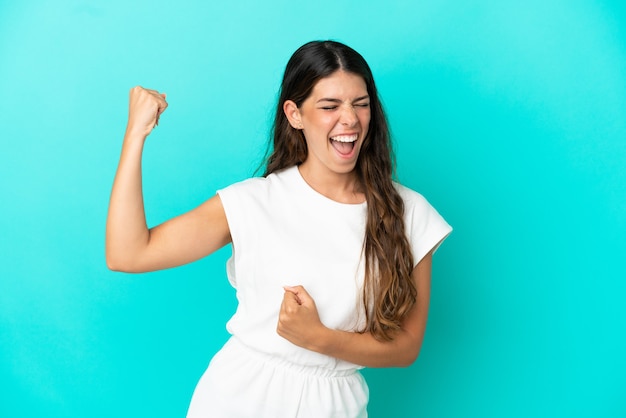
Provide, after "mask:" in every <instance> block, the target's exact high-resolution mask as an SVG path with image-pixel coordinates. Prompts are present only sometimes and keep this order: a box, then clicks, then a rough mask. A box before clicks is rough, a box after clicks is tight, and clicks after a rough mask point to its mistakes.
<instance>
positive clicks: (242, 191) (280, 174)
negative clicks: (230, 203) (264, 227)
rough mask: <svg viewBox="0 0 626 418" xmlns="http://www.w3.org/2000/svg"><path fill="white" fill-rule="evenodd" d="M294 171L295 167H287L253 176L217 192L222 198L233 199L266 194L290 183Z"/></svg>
mask: <svg viewBox="0 0 626 418" xmlns="http://www.w3.org/2000/svg"><path fill="white" fill-rule="evenodd" d="M293 171H294V170H293V168H287V169H285V170H281V171H277V172H275V173H272V174H270V175H268V176H267V177H251V178H248V179H245V180H242V181H239V182H237V183H233V184H231V185H230V186H227V187H225V188H223V189H220V190H218V191H217V193H218V194H219V195H220V197H221V198H222V199H224V198H226V199H231V198H232V197H233V196H237V197H238V198H244V197H245V196H248V197H252V198H254V197H256V198H259V197H262V196H266V195H267V194H268V193H270V192H271V191H272V190H276V189H280V188H281V187H283V186H284V185H285V184H289V183H290V181H292V180H291V179H292V177H293Z"/></svg>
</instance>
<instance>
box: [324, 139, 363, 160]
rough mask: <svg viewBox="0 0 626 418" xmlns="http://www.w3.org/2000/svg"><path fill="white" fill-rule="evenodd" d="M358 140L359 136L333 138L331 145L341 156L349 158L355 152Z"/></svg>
mask: <svg viewBox="0 0 626 418" xmlns="http://www.w3.org/2000/svg"><path fill="white" fill-rule="evenodd" d="M358 138H359V135H358V134H352V135H337V136H331V137H330V139H331V141H330V143H331V145H332V146H333V148H334V149H335V151H337V152H338V153H339V154H340V155H342V156H344V157H349V156H350V154H351V153H352V151H353V150H354V144H355V143H356V140H357V139H358Z"/></svg>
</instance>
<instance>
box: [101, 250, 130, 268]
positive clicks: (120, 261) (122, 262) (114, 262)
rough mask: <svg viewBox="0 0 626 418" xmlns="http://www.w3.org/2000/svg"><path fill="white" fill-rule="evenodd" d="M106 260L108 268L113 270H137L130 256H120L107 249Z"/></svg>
mask: <svg viewBox="0 0 626 418" xmlns="http://www.w3.org/2000/svg"><path fill="white" fill-rule="evenodd" d="M105 261H106V265H107V268H108V269H109V270H111V271H115V272H121V273H135V272H136V270H135V269H134V268H133V265H132V264H131V263H130V260H129V259H128V257H120V256H119V255H116V254H114V253H113V252H112V251H106V254H105Z"/></svg>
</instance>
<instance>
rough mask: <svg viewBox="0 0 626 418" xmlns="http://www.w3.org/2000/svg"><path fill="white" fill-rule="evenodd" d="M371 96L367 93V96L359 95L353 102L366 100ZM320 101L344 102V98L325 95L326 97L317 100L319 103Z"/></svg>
mask: <svg viewBox="0 0 626 418" xmlns="http://www.w3.org/2000/svg"><path fill="white" fill-rule="evenodd" d="M369 98H370V96H369V95H365V96H361V97H357V98H356V99H354V100H353V102H359V101H361V100H365V99H369ZM319 102H332V103H341V102H342V100H339V99H333V98H331V97H324V98H322V99H319V100H318V101H317V103H319Z"/></svg>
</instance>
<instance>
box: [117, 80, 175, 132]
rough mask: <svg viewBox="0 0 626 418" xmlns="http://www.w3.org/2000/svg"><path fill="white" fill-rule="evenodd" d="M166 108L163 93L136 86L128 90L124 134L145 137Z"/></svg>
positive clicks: (156, 123)
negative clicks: (128, 96) (126, 122)
mask: <svg viewBox="0 0 626 418" xmlns="http://www.w3.org/2000/svg"><path fill="white" fill-rule="evenodd" d="M165 109H167V101H166V100H165V93H159V92H158V91H156V90H150V89H145V88H143V87H140V86H137V87H133V88H132V89H131V90H130V98H129V106H128V125H127V126H126V136H132V137H135V136H139V137H142V138H145V137H147V136H148V135H149V134H150V132H152V129H153V128H154V127H155V126H156V125H158V123H159V117H160V116H161V114H162V113H163V112H164V111H165Z"/></svg>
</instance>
